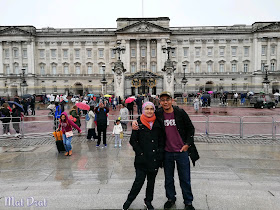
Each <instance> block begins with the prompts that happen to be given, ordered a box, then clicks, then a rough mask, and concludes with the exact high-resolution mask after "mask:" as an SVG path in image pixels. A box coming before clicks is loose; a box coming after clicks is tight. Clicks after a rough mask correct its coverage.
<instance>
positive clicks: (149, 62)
mask: <svg viewBox="0 0 280 210" xmlns="http://www.w3.org/2000/svg"><path fill="white" fill-rule="evenodd" d="M150 42H151V40H150V39H147V70H148V71H151V45H150Z"/></svg>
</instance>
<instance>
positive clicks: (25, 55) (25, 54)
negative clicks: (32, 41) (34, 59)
mask: <svg viewBox="0 0 280 210" xmlns="http://www.w3.org/2000/svg"><path fill="white" fill-rule="evenodd" d="M22 57H23V58H27V49H23V50H22Z"/></svg>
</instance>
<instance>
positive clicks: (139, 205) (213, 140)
mask: <svg viewBox="0 0 280 210" xmlns="http://www.w3.org/2000/svg"><path fill="white" fill-rule="evenodd" d="M184 108H185V109H186V111H187V112H188V113H189V114H190V115H194V114H195V113H194V112H193V108H192V107H184ZM211 109H212V111H211V112H212V113H211V114H213V115H216V114H220V115H221V116H223V115H225V114H224V113H219V112H220V111H221V109H219V108H215V107H213V108H211ZM47 112H48V111H47V110H37V113H36V115H37V118H32V117H30V118H26V121H27V122H30V123H29V125H27V127H26V129H29V131H31V132H33V131H34V132H37V133H39V134H36V135H35V134H34V135H32V136H25V137H24V138H22V139H17V138H7V137H1V138H0V209H121V208H122V204H123V202H124V201H125V200H126V197H127V194H128V192H129V190H130V188H131V186H132V183H133V181H134V177H135V171H134V166H133V161H134V152H133V150H132V147H131V146H130V145H129V142H128V141H129V133H128V134H127V135H126V136H125V139H124V141H123V145H122V148H114V139H113V137H112V136H111V135H109V132H110V130H111V126H110V127H109V128H108V135H107V139H108V147H107V148H96V147H95V145H96V142H95V141H88V140H87V139H86V137H85V130H84V129H83V135H82V136H77V135H75V136H74V138H73V141H72V143H73V155H72V156H71V157H65V156H64V155H63V153H60V154H59V153H58V152H57V149H56V146H55V141H54V138H53V137H52V136H51V134H44V135H41V134H40V132H43V131H44V129H46V128H48V130H47V129H46V130H45V131H49V130H51V129H52V119H50V122H47V123H46V124H45V125H44V124H40V123H39V121H38V120H43V121H44V120H46V119H48V117H45V118H44V117H38V115H46V114H47ZM118 112H119V111H118V110H117V111H110V117H111V119H114V118H115V117H116V116H117V115H118ZM245 114H246V115H250V116H263V115H266V116H273V117H275V116H277V115H279V109H275V110H268V109H266V110H255V109H251V108H239V109H236V108H230V109H227V114H226V115H227V116H244V115H245ZM198 115H201V113H199V114H198ZM38 118H40V119H38ZM34 120H35V122H34ZM82 126H83V125H82ZM195 126H196V125H195ZM129 127H130V125H129ZM261 127H262V126H260V125H259V124H256V125H255V127H253V129H255V130H256V131H259V130H260V128H261ZM32 129H33V130H32ZM130 129H131V128H130ZM233 129H234V128H233ZM197 130H199V129H197ZM195 142H196V145H197V148H198V151H199V154H200V157H201V158H200V159H199V160H198V161H197V165H196V166H195V167H191V176H192V188H193V194H194V202H193V205H194V206H195V208H196V209H201V210H202V209H203V210H212V209H222V210H224V209H229V210H230V209H241V210H248V209H252V210H255V209H260V210H263V209H268V210H271V209H273V210H274V209H275V210H277V209H280V176H279V174H280V140H279V138H276V139H271V138H266V137H265V136H260V137H259V138H255V137H254V138H243V139H241V138H239V137H238V136H233V135H229V136H226V135H222V136H218V135H217V136H212V137H211V136H207V135H197V136H196V137H195ZM175 180H176V189H177V202H176V207H175V208H174V209H183V208H184V205H183V200H182V193H181V190H180V187H179V181H178V176H177V173H175ZM144 195H145V185H144V187H143V189H142V191H141V192H140V194H139V196H138V197H137V198H136V200H135V201H134V202H133V204H132V205H131V209H144V205H143V199H144ZM165 201H166V197H165V190H164V174H163V170H162V169H161V170H160V171H159V174H158V176H157V179H156V187H155V196H154V201H153V204H154V207H155V208H156V209H162V208H163V205H164V202H165Z"/></svg>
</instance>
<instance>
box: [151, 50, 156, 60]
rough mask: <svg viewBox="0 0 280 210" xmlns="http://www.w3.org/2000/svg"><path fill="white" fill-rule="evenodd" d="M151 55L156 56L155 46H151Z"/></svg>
mask: <svg viewBox="0 0 280 210" xmlns="http://www.w3.org/2000/svg"><path fill="white" fill-rule="evenodd" d="M151 57H153V58H154V57H156V49H155V48H152V51H151Z"/></svg>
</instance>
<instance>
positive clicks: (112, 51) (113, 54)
mask: <svg viewBox="0 0 280 210" xmlns="http://www.w3.org/2000/svg"><path fill="white" fill-rule="evenodd" d="M115 57H116V56H115V53H114V50H111V58H115Z"/></svg>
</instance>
